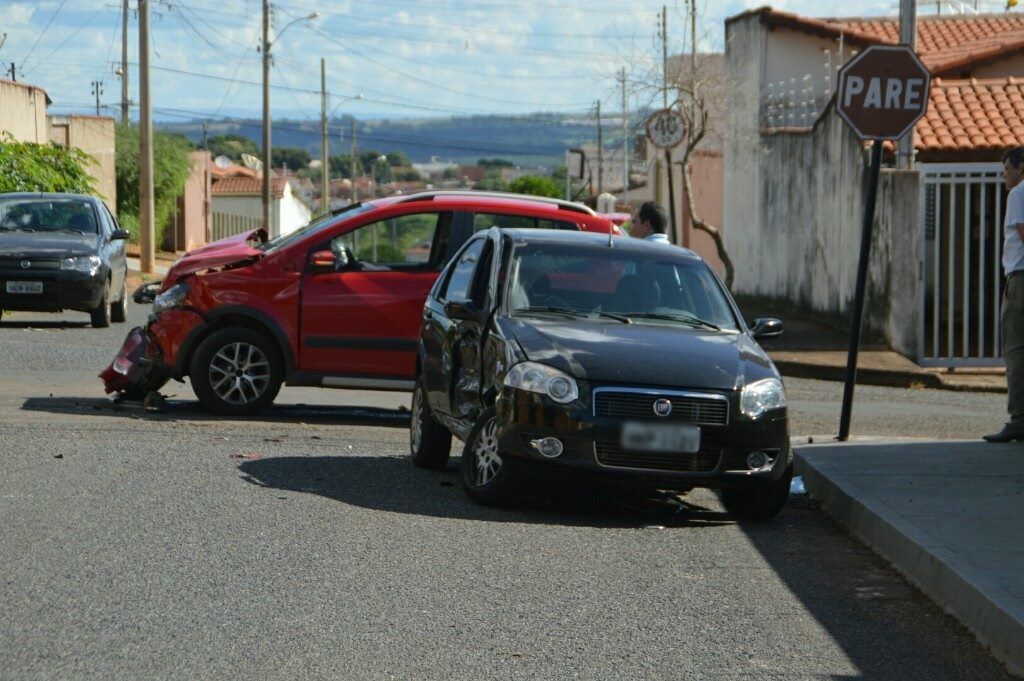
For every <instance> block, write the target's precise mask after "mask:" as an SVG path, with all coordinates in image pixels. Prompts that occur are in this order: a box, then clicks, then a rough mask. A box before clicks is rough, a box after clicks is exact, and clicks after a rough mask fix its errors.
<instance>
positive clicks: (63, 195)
mask: <svg viewBox="0 0 1024 681" xmlns="http://www.w3.org/2000/svg"><path fill="white" fill-rule="evenodd" d="M0 199H80V200H83V201H96V200H97V199H96V197H95V196H91V195H89V194H71V193H68V192H8V193H6V194H0Z"/></svg>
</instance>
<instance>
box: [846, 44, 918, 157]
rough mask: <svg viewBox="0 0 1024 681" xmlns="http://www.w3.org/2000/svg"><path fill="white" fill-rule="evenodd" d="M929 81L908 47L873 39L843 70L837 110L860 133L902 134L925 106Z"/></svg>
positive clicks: (886, 136)
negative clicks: (883, 43) (874, 42)
mask: <svg viewBox="0 0 1024 681" xmlns="http://www.w3.org/2000/svg"><path fill="white" fill-rule="evenodd" d="M930 85H931V73H930V72H929V71H928V69H927V67H925V65H924V64H922V63H921V60H920V59H918V58H917V55H916V54H914V51H913V50H911V49H910V48H909V47H907V46H906V45H872V46H871V47H869V48H867V49H866V50H864V51H863V52H861V53H860V54H858V55H857V56H856V57H854V58H853V59H851V60H850V61H849V62H848V63H847V64H846V66H844V67H843V70H842V71H840V72H839V92H838V96H839V99H838V108H839V115H840V116H842V117H843V118H844V119H845V120H846V122H847V123H849V124H850V127H851V128H853V130H854V132H856V133H857V134H858V135H859V136H860V138H861V139H876V140H877V139H898V138H900V137H903V135H905V134H906V133H907V132H909V131H910V128H911V127H912V126H913V125H914V123H916V122H917V120H918V119H919V118H921V116H923V115H924V112H925V110H927V108H928V94H929V87H930Z"/></svg>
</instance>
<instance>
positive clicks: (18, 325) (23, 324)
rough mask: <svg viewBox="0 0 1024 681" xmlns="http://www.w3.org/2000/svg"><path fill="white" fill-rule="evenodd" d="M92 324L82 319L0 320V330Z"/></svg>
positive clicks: (77, 327) (41, 328) (87, 325)
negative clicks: (48, 320)
mask: <svg viewBox="0 0 1024 681" xmlns="http://www.w3.org/2000/svg"><path fill="white" fill-rule="evenodd" d="M90 326H92V322H89V321H84V322H79V321H66V320H60V321H51V322H39V321H23V320H20V319H19V320H17V321H0V330H2V329H33V330H35V329H39V330H48V329H85V328H89V327H90Z"/></svg>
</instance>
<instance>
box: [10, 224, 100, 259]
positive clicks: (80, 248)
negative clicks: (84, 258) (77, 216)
mask: <svg viewBox="0 0 1024 681" xmlns="http://www.w3.org/2000/svg"><path fill="white" fill-rule="evenodd" d="M99 239H100V236H99V235H98V234H72V233H69V232H42V231H39V232H9V231H3V230H0V258H25V257H35V258H68V257H71V256H76V255H95V254H96V249H97V248H98V247H99Z"/></svg>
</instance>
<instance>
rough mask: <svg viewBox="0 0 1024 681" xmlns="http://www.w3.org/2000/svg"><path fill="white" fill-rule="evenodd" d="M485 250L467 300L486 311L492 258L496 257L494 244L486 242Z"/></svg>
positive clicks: (487, 240) (481, 255) (489, 241)
mask: <svg viewBox="0 0 1024 681" xmlns="http://www.w3.org/2000/svg"><path fill="white" fill-rule="evenodd" d="M484 242H485V243H484V249H483V252H482V253H481V254H480V263H479V265H477V268H476V272H475V273H474V274H473V284H472V286H471V287H470V291H469V295H468V296H467V298H469V299H470V300H472V301H473V304H474V305H475V306H476V307H477V309H481V310H482V309H484V307H485V306H486V303H487V287H488V285H489V284H490V283H491V258H492V257H493V256H494V242H492V241H491V240H490V239H485V240H484Z"/></svg>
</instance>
